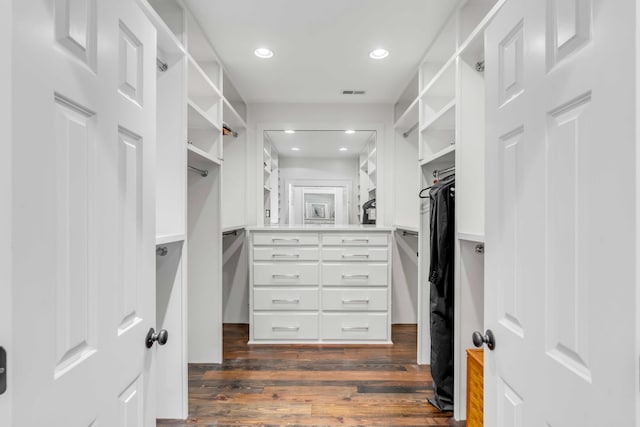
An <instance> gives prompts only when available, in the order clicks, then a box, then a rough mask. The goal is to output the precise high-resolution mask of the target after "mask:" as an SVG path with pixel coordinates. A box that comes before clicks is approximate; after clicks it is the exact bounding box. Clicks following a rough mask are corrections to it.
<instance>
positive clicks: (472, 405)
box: [467, 348, 484, 427]
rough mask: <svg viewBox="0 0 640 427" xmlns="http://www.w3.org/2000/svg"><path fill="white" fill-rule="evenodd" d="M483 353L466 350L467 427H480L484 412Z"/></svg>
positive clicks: (479, 349)
mask: <svg viewBox="0 0 640 427" xmlns="http://www.w3.org/2000/svg"><path fill="white" fill-rule="evenodd" d="M483 402H484V353H483V350H482V349H481V348H478V349H468V350H467V427H482V425H483V410H484V405H483Z"/></svg>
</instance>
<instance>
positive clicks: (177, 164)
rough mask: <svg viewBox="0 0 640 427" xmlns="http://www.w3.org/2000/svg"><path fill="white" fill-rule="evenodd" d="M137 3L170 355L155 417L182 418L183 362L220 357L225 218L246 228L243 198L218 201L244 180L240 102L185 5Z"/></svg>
mask: <svg viewBox="0 0 640 427" xmlns="http://www.w3.org/2000/svg"><path fill="white" fill-rule="evenodd" d="M139 3H140V5H141V7H142V8H143V10H144V11H145V13H146V14H147V16H148V17H149V19H150V20H151V22H153V23H154V25H155V27H156V29H157V37H158V52H157V57H158V62H157V63H158V73H157V75H158V78H157V88H158V106H157V111H158V117H157V126H158V129H157V135H158V153H157V168H158V173H157V176H158V183H157V191H156V193H157V203H156V212H157V218H158V221H157V232H156V243H157V244H158V245H159V248H158V249H159V250H158V254H159V256H158V257H157V267H156V271H157V287H158V295H159V298H158V304H159V305H158V309H157V311H158V325H157V326H158V327H162V328H166V329H167V330H168V331H169V333H170V337H171V340H170V344H168V345H170V346H171V349H172V350H171V351H169V350H167V351H166V352H165V353H167V354H169V353H170V354H171V355H172V356H171V357H167V356H159V359H160V362H161V364H160V366H159V370H160V371H162V372H165V374H163V376H162V378H161V379H160V382H161V384H160V389H161V391H160V393H159V395H158V399H159V405H158V407H159V413H158V415H159V417H166V418H185V417H186V416H187V412H186V411H187V388H186V379H187V362H205V363H219V362H221V361H222V230H223V221H224V220H225V219H226V220H228V221H229V223H228V224H224V225H225V226H226V227H228V226H234V227H236V228H242V227H243V226H244V225H245V222H246V220H245V215H244V212H245V211H246V209H245V208H246V203H245V200H244V194H245V192H244V191H241V189H237V190H236V191H234V192H233V193H229V194H228V195H226V196H225V195H224V194H223V192H222V182H223V179H225V175H229V173H230V174H231V176H230V177H228V179H229V180H231V181H234V182H238V183H244V182H245V181H243V180H241V179H240V178H242V179H244V175H246V174H244V172H243V170H244V166H245V164H246V160H245V158H246V155H245V152H246V149H244V144H245V135H244V134H245V129H246V123H245V119H246V106H245V104H244V102H243V100H242V97H241V96H240V95H239V93H238V92H237V90H235V88H234V87H233V84H232V83H231V80H230V79H229V77H228V76H227V75H226V73H225V70H224V66H223V64H222V63H221V61H220V60H219V58H218V57H217V55H216V53H215V51H214V49H213V47H212V45H211V42H210V40H209V39H208V38H207V36H206V34H205V32H204V31H203V30H202V27H201V25H200V23H199V22H198V18H197V17H196V16H194V15H193V14H192V13H191V12H190V10H189V8H188V7H186V6H185V3H184V2H183V1H181V0H148V1H145V0H139ZM231 144H233V145H231ZM225 146H227V147H230V149H229V156H228V158H227V160H228V163H229V165H230V167H229V168H228V169H229V170H228V172H225V168H224V167H223V165H222V162H223V160H225V159H224V155H225ZM236 175H239V177H240V178H238V176H236ZM245 185H246V183H245ZM223 202H225V203H223ZM223 206H224V208H223ZM234 209H237V210H234ZM227 210H229V211H227ZM238 212H240V213H241V214H239V213H238ZM162 254H164V256H163V255H162ZM176 254H178V255H179V256H178V255H176ZM187 279H188V281H187ZM187 317H188V322H187ZM187 325H188V328H187ZM187 335H188V339H187ZM187 343H188V349H187ZM174 346H176V347H174ZM176 348H179V349H180V350H179V351H177V350H175V349H176ZM163 358H164V359H166V360H164V361H163ZM176 372H179V374H180V375H174V373H176ZM176 402H179V404H177V403H176Z"/></svg>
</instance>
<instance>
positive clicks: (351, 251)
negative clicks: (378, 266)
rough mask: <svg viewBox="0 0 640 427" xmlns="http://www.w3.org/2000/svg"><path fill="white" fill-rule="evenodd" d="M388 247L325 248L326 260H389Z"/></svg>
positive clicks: (323, 255) (323, 256) (323, 250)
mask: <svg viewBox="0 0 640 427" xmlns="http://www.w3.org/2000/svg"><path fill="white" fill-rule="evenodd" d="M387 257H388V255H387V248H370V247H342V248H323V249H322V259H323V260H325V261H387Z"/></svg>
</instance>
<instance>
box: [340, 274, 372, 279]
mask: <svg viewBox="0 0 640 427" xmlns="http://www.w3.org/2000/svg"><path fill="white" fill-rule="evenodd" d="M342 278H343V279H368V278H369V275H368V274H343V275H342Z"/></svg>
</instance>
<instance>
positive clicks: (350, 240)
mask: <svg viewBox="0 0 640 427" xmlns="http://www.w3.org/2000/svg"><path fill="white" fill-rule="evenodd" d="M322 243H323V244H325V245H357V246H375V245H378V246H386V245H387V243H388V236H387V233H371V234H367V233H326V234H323V235H322Z"/></svg>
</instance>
